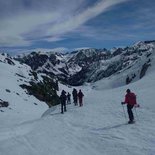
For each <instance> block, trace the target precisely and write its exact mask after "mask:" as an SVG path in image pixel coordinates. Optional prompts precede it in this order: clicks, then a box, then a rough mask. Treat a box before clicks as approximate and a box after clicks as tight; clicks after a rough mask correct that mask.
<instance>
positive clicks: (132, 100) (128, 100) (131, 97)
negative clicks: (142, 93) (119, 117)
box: [122, 89, 137, 124]
mask: <svg viewBox="0 0 155 155" xmlns="http://www.w3.org/2000/svg"><path fill="white" fill-rule="evenodd" d="M126 93H127V94H126V95H125V101H124V102H122V104H127V111H128V115H129V122H128V123H129V124H131V123H134V115H133V112H132V109H133V107H134V106H135V105H137V102H136V95H135V94H134V93H133V92H131V91H130V89H127V90H126Z"/></svg>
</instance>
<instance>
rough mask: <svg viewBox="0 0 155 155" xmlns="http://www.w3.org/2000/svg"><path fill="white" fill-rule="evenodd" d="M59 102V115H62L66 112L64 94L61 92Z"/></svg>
mask: <svg viewBox="0 0 155 155" xmlns="http://www.w3.org/2000/svg"><path fill="white" fill-rule="evenodd" d="M60 102H61V113H62V114H63V112H64V111H67V110H66V92H65V91H64V90H62V92H61V95H60Z"/></svg>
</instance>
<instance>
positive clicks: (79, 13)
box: [0, 0, 155, 51]
mask: <svg viewBox="0 0 155 155" xmlns="http://www.w3.org/2000/svg"><path fill="white" fill-rule="evenodd" d="M154 12H155V0H0V50H1V51H3V50H5V51H7V50H8V51H20V50H31V49H47V50H48V49H58V50H61V49H62V50H63V49H66V50H68V49H75V48H82V47H83V48H87V47H94V48H104V47H105V48H112V47H114V46H127V45H131V44H133V43H134V42H137V41H141V40H151V39H155V20H154V19H155V13H154Z"/></svg>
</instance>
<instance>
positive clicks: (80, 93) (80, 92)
mask: <svg viewBox="0 0 155 155" xmlns="http://www.w3.org/2000/svg"><path fill="white" fill-rule="evenodd" d="M77 96H78V99H79V106H80V107H81V106H83V96H84V95H83V93H82V91H81V89H80V90H79V92H78V95H77Z"/></svg>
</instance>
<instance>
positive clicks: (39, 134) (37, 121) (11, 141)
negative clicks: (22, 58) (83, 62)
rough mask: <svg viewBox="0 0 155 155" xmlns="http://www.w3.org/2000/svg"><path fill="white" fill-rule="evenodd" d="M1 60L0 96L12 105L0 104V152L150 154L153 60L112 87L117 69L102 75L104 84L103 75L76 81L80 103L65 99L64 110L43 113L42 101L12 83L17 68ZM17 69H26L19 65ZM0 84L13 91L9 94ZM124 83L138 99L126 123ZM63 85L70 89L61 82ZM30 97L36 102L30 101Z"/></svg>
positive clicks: (154, 110)
mask: <svg viewBox="0 0 155 155" xmlns="http://www.w3.org/2000/svg"><path fill="white" fill-rule="evenodd" d="M6 66H7V65H6V64H3V63H0V69H1V71H3V72H0V98H1V99H4V100H8V101H10V102H11V103H12V104H11V105H10V106H11V107H13V109H12V110H8V109H6V110H4V108H2V109H3V110H4V112H0V121H1V128H0V155H73V154H74V155H154V154H155V147H154V146H155V103H154V90H155V78H154V77H155V62H153V63H152V67H151V68H150V69H149V72H148V73H147V75H146V76H145V77H144V78H142V79H141V80H139V81H136V82H134V83H131V84H129V85H126V86H122V84H121V83H120V85H119V84H118V85H117V87H113V84H111V82H112V81H115V80H116V81H118V80H119V78H117V75H116V78H112V79H113V80H112V81H111V80H110V79H109V81H108V79H107V81H106V83H107V85H106V87H104V85H103V83H104V82H103V81H102V80H101V81H98V82H97V83H95V84H93V86H92V85H85V86H82V87H78V88H77V89H82V91H83V92H84V95H85V96H84V106H83V107H78V106H76V107H75V106H74V105H73V104H71V105H68V106H67V112H66V113H65V114H63V115H62V114H60V107H58V108H56V110H55V111H53V113H52V114H51V115H49V116H46V117H42V118H41V115H42V114H43V112H44V111H45V110H46V109H47V107H46V106H43V104H42V103H41V102H39V101H38V100H37V99H35V98H33V97H28V96H27V95H26V93H24V91H23V90H22V89H21V88H20V87H17V82H16V83H15V81H16V79H14V76H12V74H11V72H13V73H14V72H17V69H18V68H16V67H15V66H14V67H13V66H11V67H10V66H9V67H6ZM2 67H6V69H5V70H3V69H2ZM10 68H11V69H10ZM9 69H10V70H9ZM20 72H21V70H20ZM22 73H23V74H24V75H25V74H26V73H27V72H26V73H25V72H24V69H22ZM5 80H7V82H8V83H4V81H5ZM9 81H10V83H11V85H10V84H9ZM12 81H14V83H12ZM104 84H105V83H104ZM5 88H8V89H10V90H11V92H12V93H10V94H9V95H8V94H7V93H6V91H4V89H5ZM107 88H108V89H107ZM127 88H130V89H131V90H132V91H133V92H135V93H136V95H137V100H138V103H139V104H140V108H137V109H136V110H135V109H134V115H135V120H136V123H135V124H132V125H127V124H126V122H127V121H128V120H127V118H125V116H124V113H123V107H122V105H121V101H123V100H124V96H125V92H126V89H127ZM17 89H19V90H17ZM62 89H65V90H66V91H67V92H68V91H69V92H70V93H71V91H72V88H70V87H66V86H63V85H60V91H61V90H62ZM14 91H15V92H16V91H18V92H21V94H22V95H21V96H22V97H20V96H15V94H14V93H13V92H14ZM58 93H60V92H58ZM23 97H25V98H26V99H27V101H24V99H23ZM20 98H21V99H20ZM34 100H35V102H37V103H38V106H35V105H34V104H32V102H34ZM124 108H126V107H125V106H124ZM17 111H18V113H17ZM26 113H27V114H26ZM126 114H127V113H126ZM17 116H18V117H17Z"/></svg>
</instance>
